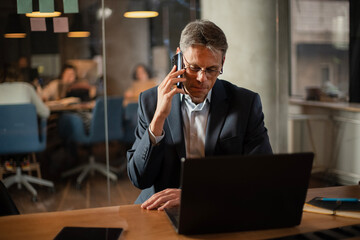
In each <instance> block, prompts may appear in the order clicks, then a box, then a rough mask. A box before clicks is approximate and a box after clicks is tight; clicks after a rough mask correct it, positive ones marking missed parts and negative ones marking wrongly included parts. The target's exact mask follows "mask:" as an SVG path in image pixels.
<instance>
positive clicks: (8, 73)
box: [0, 66, 50, 118]
mask: <svg viewBox="0 0 360 240" xmlns="http://www.w3.org/2000/svg"><path fill="white" fill-rule="evenodd" d="M20 79H21V77H20V75H19V72H17V71H16V68H15V67H10V66H3V67H2V68H1V71H0V104H25V103H32V104H34V105H35V108H36V112H37V114H38V116H39V117H42V118H48V117H49V115H50V110H49V108H48V107H47V106H46V105H45V104H44V102H43V101H42V100H41V98H40V97H39V95H38V94H37V93H36V91H35V89H34V87H33V86H32V85H31V84H29V83H26V82H21V81H20Z"/></svg>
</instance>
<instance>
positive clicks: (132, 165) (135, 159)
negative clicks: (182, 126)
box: [127, 94, 164, 189]
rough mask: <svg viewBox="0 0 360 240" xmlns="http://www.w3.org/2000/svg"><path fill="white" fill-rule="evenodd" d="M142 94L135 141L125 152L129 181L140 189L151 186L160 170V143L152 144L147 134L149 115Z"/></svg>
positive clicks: (161, 156)
mask: <svg viewBox="0 0 360 240" xmlns="http://www.w3.org/2000/svg"><path fill="white" fill-rule="evenodd" d="M149 102H151V101H148V100H144V98H143V94H141V95H140V97H139V108H138V125H137V128H136V130H135V138H136V140H135V142H134V144H133V146H132V148H131V149H130V150H129V151H128V152H127V171H128V175H129V178H130V180H131V182H132V183H133V184H134V185H135V186H136V187H138V188H140V189H145V188H148V187H151V186H152V185H153V184H154V182H155V181H156V178H157V176H158V174H159V172H160V170H161V165H162V159H163V155H164V154H163V151H161V149H162V147H163V146H162V143H161V142H160V143H159V144H157V145H153V144H152V143H151V140H150V136H149V125H150V122H151V118H152V114H151V116H150V115H149V114H146V110H147V109H148V108H147V107H148V106H145V105H147V103H149Z"/></svg>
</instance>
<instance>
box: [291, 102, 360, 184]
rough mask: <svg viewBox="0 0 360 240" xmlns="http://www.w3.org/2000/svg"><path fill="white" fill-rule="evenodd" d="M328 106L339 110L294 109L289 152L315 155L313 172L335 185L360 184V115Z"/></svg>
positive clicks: (295, 107) (308, 107) (313, 107)
mask: <svg viewBox="0 0 360 240" xmlns="http://www.w3.org/2000/svg"><path fill="white" fill-rule="evenodd" d="M322 104H324V103H322ZM328 105H333V106H335V108H329V107H316V106H301V105H295V104H293V105H291V106H290V108H289V112H290V114H291V115H290V116H293V117H292V118H289V121H290V123H291V124H290V125H289V128H290V129H289V133H291V134H290V135H289V140H290V143H289V152H304V151H312V152H314V153H315V159H314V165H313V172H320V173H322V177H323V178H326V179H328V180H331V181H334V183H340V184H344V185H347V184H357V183H358V181H359V179H360V161H358V160H359V158H360V149H359V146H360V137H359V136H360V111H359V110H357V112H350V111H347V110H340V109H341V106H347V105H346V104H341V103H340V104H337V103H328ZM339 107H340V108H339ZM355 108H357V109H359V106H356V107H355ZM298 117H300V118H298ZM301 118H302V120H301ZM296 119H297V120H296ZM306 119H308V120H306Z"/></svg>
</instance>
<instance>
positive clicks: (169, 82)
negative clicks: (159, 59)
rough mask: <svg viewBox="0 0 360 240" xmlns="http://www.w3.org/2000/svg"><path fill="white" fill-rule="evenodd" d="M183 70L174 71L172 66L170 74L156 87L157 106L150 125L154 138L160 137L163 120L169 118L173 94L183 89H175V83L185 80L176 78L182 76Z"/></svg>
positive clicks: (181, 91)
mask: <svg viewBox="0 0 360 240" xmlns="http://www.w3.org/2000/svg"><path fill="white" fill-rule="evenodd" d="M184 73H185V69H181V70H179V71H176V66H173V68H172V69H171V71H170V73H169V74H168V75H167V76H166V77H165V79H164V80H163V81H162V82H161V83H160V85H159V86H158V96H157V105H156V110H155V114H154V118H153V119H152V121H151V123H150V130H151V132H152V133H153V134H154V135H155V136H161V134H162V130H163V126H164V122H165V119H166V118H167V116H169V114H170V111H171V102H172V99H173V97H174V95H175V94H177V93H183V94H185V92H184V90H183V89H180V88H177V87H176V83H177V82H185V81H186V79H185V78H177V76H179V75H181V74H184Z"/></svg>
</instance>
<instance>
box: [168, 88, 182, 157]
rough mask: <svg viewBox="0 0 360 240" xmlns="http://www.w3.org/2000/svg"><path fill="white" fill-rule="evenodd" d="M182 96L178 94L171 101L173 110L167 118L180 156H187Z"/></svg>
mask: <svg viewBox="0 0 360 240" xmlns="http://www.w3.org/2000/svg"><path fill="white" fill-rule="evenodd" d="M180 105H181V104H180V96H179V94H176V95H175V96H174V97H173V99H172V103H171V112H170V114H169V116H168V117H167V119H166V122H167V125H168V126H167V127H168V129H169V132H170V133H171V138H172V140H173V143H174V145H175V146H176V150H177V152H178V154H179V157H180V158H182V157H185V156H186V152H185V140H184V133H183V128H182V126H183V125H182V121H183V120H182V115H181V107H180ZM180 158H179V159H180Z"/></svg>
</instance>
